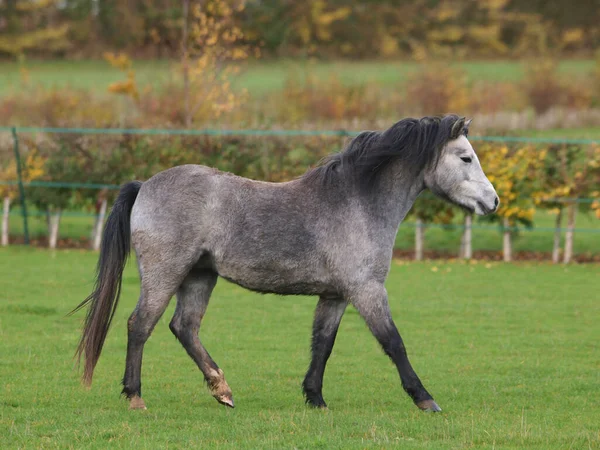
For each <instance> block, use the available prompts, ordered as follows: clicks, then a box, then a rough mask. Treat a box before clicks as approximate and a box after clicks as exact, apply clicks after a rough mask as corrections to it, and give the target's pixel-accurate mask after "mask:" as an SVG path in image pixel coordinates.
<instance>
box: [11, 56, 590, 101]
mask: <svg viewBox="0 0 600 450" xmlns="http://www.w3.org/2000/svg"><path fill="white" fill-rule="evenodd" d="M455 65H457V66H458V67H462V68H463V69H464V70H465V72H466V73H467V76H468V77H469V78H470V79H471V80H489V81H517V80H519V79H521V78H522V76H523V73H524V66H523V63H521V62H519V61H470V62H463V63H456V64H455ZM418 66H419V65H418V64H417V63H415V62H412V61H387V62H385V61H383V62H382V61H333V62H306V61H298V60H277V61H258V62H255V63H251V64H249V66H248V68H247V70H245V71H244V73H243V74H242V75H241V76H239V77H238V78H237V79H235V83H234V84H235V86H237V87H239V88H247V89H248V90H249V91H250V92H251V93H252V94H253V95H260V94H263V93H266V92H269V91H273V90H277V89H281V88H282V87H283V86H284V83H285V80H286V78H288V77H289V76H290V75H292V74H293V75H295V76H302V75H303V74H304V73H308V72H310V73H313V74H315V76H317V77H329V76H330V75H332V74H334V75H336V76H338V77H339V78H340V79H341V80H343V81H344V82H345V83H347V84H365V83H373V84H378V85H383V86H386V85H387V86H394V85H396V84H397V83H399V82H402V81H404V80H405V79H406V77H407V76H408V75H410V74H411V73H413V72H414V71H415V70H417V68H418ZM24 67H26V68H27V70H28V73H29V77H30V82H31V83H32V84H34V85H35V84H41V85H43V86H46V87H53V86H58V87H64V86H72V87H78V88H85V89H94V90H96V91H98V92H100V93H104V92H106V88H107V87H108V85H109V84H110V83H112V82H115V81H118V80H121V79H123V75H122V73H121V72H120V71H118V70H117V69H114V68H112V67H110V66H109V65H108V63H106V62H104V61H93V60H83V61H28V62H26V63H25V65H24ZM593 67H594V61H592V60H565V61H561V62H560V65H559V70H560V71H561V72H562V73H564V74H568V75H572V76H580V75H582V74H584V73H587V72H589V71H591V70H592V69H593ZM19 68H20V66H19V64H17V63H15V62H0V95H4V94H7V93H9V92H12V91H15V90H23V89H29V88H24V87H23V86H22V85H21V78H22V76H21V73H20V70H19ZM134 68H135V70H136V76H137V80H138V83H139V84H140V86H145V85H148V84H149V85H152V86H155V87H156V86H160V85H161V84H163V83H165V81H168V80H172V79H177V75H176V73H175V71H174V64H173V63H170V62H169V61H167V60H156V61H136V62H135V63H134ZM174 77H175V78H174Z"/></svg>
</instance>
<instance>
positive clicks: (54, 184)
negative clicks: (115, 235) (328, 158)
mask: <svg viewBox="0 0 600 450" xmlns="http://www.w3.org/2000/svg"><path fill="white" fill-rule="evenodd" d="M0 132H10V133H11V135H12V139H13V144H14V156H15V160H16V163H17V179H16V180H0V186H2V185H4V186H6V185H9V186H10V185H16V186H18V187H19V200H20V209H19V210H12V211H11V212H10V215H11V216H14V215H19V216H22V218H23V231H24V242H25V244H28V243H29V231H28V229H29V227H28V217H29V216H44V215H46V213H45V212H43V211H30V212H28V211H27V199H26V193H25V188H26V187H39V188H49V189H57V188H62V189H65V188H66V189H97V190H100V189H108V190H118V189H119V188H120V185H117V184H102V183H87V182H61V181H30V182H24V181H23V180H22V176H21V157H20V150H19V134H22V133H23V134H35V133H47V134H80V135H86V134H87V135H91V134H93V135H102V134H103V135H147V136H152V135H163V136H164V135H168V136H253V137H268V136H271V137H302V136H305V137H310V136H313V137H314V136H324V137H355V136H357V135H358V134H359V132H356V131H349V130H344V129H340V130H286V129H214V128H213V129H166V128H165V129H142V128H63V127H7V126H0ZM469 140H471V141H479V142H506V143H524V144H553V145H556V144H558V145H600V139H569V138H539V137H520V136H470V137H469ZM543 201H544V202H553V203H569V204H574V203H578V204H591V203H593V202H595V201H598V199H597V198H572V197H561V198H554V197H553V198H545V199H544V200H543ZM62 215H63V216H67V217H94V218H96V219H97V218H98V214H92V213H87V212H81V211H73V212H67V211H65V212H63V213H62ZM402 226H406V227H413V228H418V227H427V228H441V229H464V228H465V225H463V224H454V223H453V224H436V223H428V224H416V223H410V222H409V223H403V225H402ZM469 228H472V229H479V230H486V229H489V230H500V231H511V232H517V233H520V232H523V231H525V232H530V231H540V232H562V231H571V232H577V233H600V227H599V228H575V229H570V228H560V227H517V226H511V227H507V226H503V225H491V224H490V225H485V224H477V225H476V224H473V225H470V226H469Z"/></svg>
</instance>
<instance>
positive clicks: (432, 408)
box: [417, 400, 442, 412]
mask: <svg viewBox="0 0 600 450" xmlns="http://www.w3.org/2000/svg"><path fill="white" fill-rule="evenodd" d="M417 406H418V407H419V408H420V409H422V410H423V411H426V412H442V408H440V407H439V406H438V404H437V403H436V402H434V401H433V400H423V401H422V402H419V403H417Z"/></svg>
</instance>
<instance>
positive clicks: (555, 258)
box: [552, 208, 563, 264]
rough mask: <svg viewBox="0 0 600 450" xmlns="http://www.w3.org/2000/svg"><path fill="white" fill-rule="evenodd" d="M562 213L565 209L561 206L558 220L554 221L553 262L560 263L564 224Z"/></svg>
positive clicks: (557, 216)
mask: <svg viewBox="0 0 600 450" xmlns="http://www.w3.org/2000/svg"><path fill="white" fill-rule="evenodd" d="M562 213H563V210H562V208H560V209H559V210H558V214H557V215H556V222H555V223H554V244H553V245H552V262H553V263H554V264H558V262H559V261H560V228H561V225H562Z"/></svg>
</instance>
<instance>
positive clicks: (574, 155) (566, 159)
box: [535, 145, 600, 263]
mask: <svg viewBox="0 0 600 450" xmlns="http://www.w3.org/2000/svg"><path fill="white" fill-rule="evenodd" d="M545 166H546V167H545V170H544V171H543V188H542V189H541V190H540V191H539V192H537V193H536V195H535V199H536V201H537V202H538V203H540V204H541V205H542V206H546V207H549V208H550V209H551V210H552V211H555V212H556V215H557V216H556V231H555V238H554V249H553V261H554V262H558V259H559V256H558V255H559V249H558V246H559V245H560V235H559V233H560V230H561V224H562V217H563V208H565V207H566V209H567V231H566V233H565V248H564V252H563V262H564V263H569V262H570V261H571V259H572V257H573V240H574V236H575V222H576V217H577V210H578V209H583V210H585V209H589V208H592V210H596V211H597V203H596V202H593V203H591V204H590V203H584V202H578V198H599V199H600V192H599V189H598V186H600V147H598V146H594V145H590V146H587V147H581V146H575V145H563V146H560V147H558V148H556V147H555V148H552V149H551V150H550V151H549V152H548V157H547V159H546V164H545ZM596 214H597V213H596Z"/></svg>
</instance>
